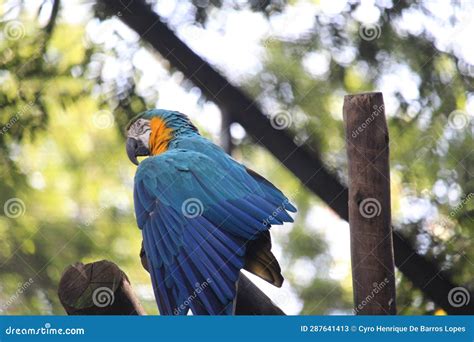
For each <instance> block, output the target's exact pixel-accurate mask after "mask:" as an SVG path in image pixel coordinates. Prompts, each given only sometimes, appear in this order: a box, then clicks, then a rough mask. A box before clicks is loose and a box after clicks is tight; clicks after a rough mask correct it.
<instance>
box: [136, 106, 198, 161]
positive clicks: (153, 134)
mask: <svg viewBox="0 0 474 342" xmlns="http://www.w3.org/2000/svg"><path fill="white" fill-rule="evenodd" d="M196 133H198V130H197V128H196V127H195V126H194V125H193V124H192V123H191V121H190V120H189V118H188V117H187V116H186V115H184V114H182V113H180V112H176V111H172V110H166V109H151V110H148V111H146V112H143V113H140V114H138V115H136V116H135V117H134V118H133V119H132V120H130V122H129V123H128V125H127V155H128V158H129V159H130V161H131V162H132V163H134V164H135V165H138V160H137V157H138V156H150V155H157V154H160V153H163V152H165V151H166V150H167V149H168V145H169V143H170V142H171V141H172V140H174V139H177V138H179V137H180V136H185V135H190V134H196Z"/></svg>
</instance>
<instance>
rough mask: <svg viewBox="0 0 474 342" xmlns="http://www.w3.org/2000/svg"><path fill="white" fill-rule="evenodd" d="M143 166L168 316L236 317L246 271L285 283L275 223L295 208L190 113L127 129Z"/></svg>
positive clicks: (158, 282)
mask: <svg viewBox="0 0 474 342" xmlns="http://www.w3.org/2000/svg"><path fill="white" fill-rule="evenodd" d="M127 154H128V157H129V158H130V160H131V161H132V162H133V163H134V164H136V165H138V164H139V163H138V160H137V156H150V157H149V158H146V159H145V160H144V161H142V162H141V163H140V164H139V166H138V169H137V173H136V175H135V186H134V202H135V214H136V219H137V224H138V227H139V228H140V229H141V230H142V234H143V246H144V249H145V253H146V256H147V259H148V268H149V271H150V275H151V280H152V284H153V289H154V293H155V297H156V301H157V304H158V307H159V310H160V313H161V314H162V315H185V314H187V312H188V310H189V309H191V310H192V312H193V314H195V315H206V314H207V315H219V314H232V313H233V307H234V302H235V298H236V283H237V280H238V277H239V272H240V270H241V269H242V268H244V269H246V270H248V271H250V272H252V273H254V274H256V275H258V276H260V277H261V278H263V279H265V280H266V281H268V282H269V283H271V284H273V285H275V286H278V287H280V286H281V285H282V283H283V277H282V275H281V269H280V265H279V264H278V261H277V260H276V258H275V256H274V255H273V254H272V252H271V240H270V233H269V228H270V226H271V225H274V224H277V225H278V224H283V222H293V219H292V218H291V216H290V215H289V214H288V213H287V212H296V208H295V207H294V206H293V205H292V204H291V203H290V202H289V200H288V199H287V198H286V197H285V195H283V193H282V192H281V191H280V190H278V189H277V188H276V187H275V186H274V185H273V184H271V183H270V182H269V181H267V180H266V179H265V178H263V177H262V176H260V175H258V174H257V173H255V172H254V171H252V170H250V169H248V168H246V167H245V166H244V165H242V164H240V163H238V162H237V161H235V160H234V159H233V158H232V157H230V156H229V155H228V154H226V153H225V152H224V151H223V150H222V149H221V148H220V147H218V146H216V145H214V144H213V143H212V142H210V141H209V140H207V139H206V138H204V137H202V136H201V135H200V134H199V132H198V130H197V128H196V127H195V126H194V125H193V124H192V123H191V121H190V120H189V119H188V118H187V116H185V115H184V114H181V113H179V112H176V111H170V110H163V109H153V110H149V111H147V112H144V113H141V114H139V115H137V116H136V117H135V118H133V119H132V120H131V122H130V123H129V125H128V126H127Z"/></svg>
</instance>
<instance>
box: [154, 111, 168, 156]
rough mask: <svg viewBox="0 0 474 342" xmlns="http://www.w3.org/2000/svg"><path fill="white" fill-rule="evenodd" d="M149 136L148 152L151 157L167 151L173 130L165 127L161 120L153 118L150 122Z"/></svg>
mask: <svg viewBox="0 0 474 342" xmlns="http://www.w3.org/2000/svg"><path fill="white" fill-rule="evenodd" d="M150 127H151V134H150V144H149V146H150V152H151V154H152V155H157V154H160V153H163V152H166V151H167V150H168V144H169V142H170V140H171V138H172V137H173V130H172V129H171V128H169V127H168V126H166V123H165V121H164V120H163V119H161V118H157V117H155V118H153V119H151V120H150Z"/></svg>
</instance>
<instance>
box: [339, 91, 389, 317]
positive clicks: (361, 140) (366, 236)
mask: <svg viewBox="0 0 474 342" xmlns="http://www.w3.org/2000/svg"><path fill="white" fill-rule="evenodd" d="M344 121H345V127H346V147H347V156H348V164H349V165H348V166H349V225H350V230H351V260H352V284H353V290H354V312H355V313H357V314H361V315H364V314H365V315H389V314H391V315H393V314H396V306H395V275H394V273H395V270H394V258H393V242H392V228H391V210H390V166H389V137H388V129H387V123H386V120H385V108H384V102H383V96H382V93H366V94H358V95H347V96H345V98H344Z"/></svg>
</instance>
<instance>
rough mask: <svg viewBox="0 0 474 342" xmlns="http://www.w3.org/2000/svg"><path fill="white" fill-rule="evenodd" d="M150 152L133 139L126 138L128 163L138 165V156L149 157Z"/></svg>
mask: <svg viewBox="0 0 474 342" xmlns="http://www.w3.org/2000/svg"><path fill="white" fill-rule="evenodd" d="M149 155H150V151H149V150H148V148H147V147H146V146H145V145H143V143H142V142H141V141H139V140H137V139H134V138H127V156H128V159H130V161H131V162H132V163H133V164H135V165H138V159H137V157H138V156H149Z"/></svg>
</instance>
